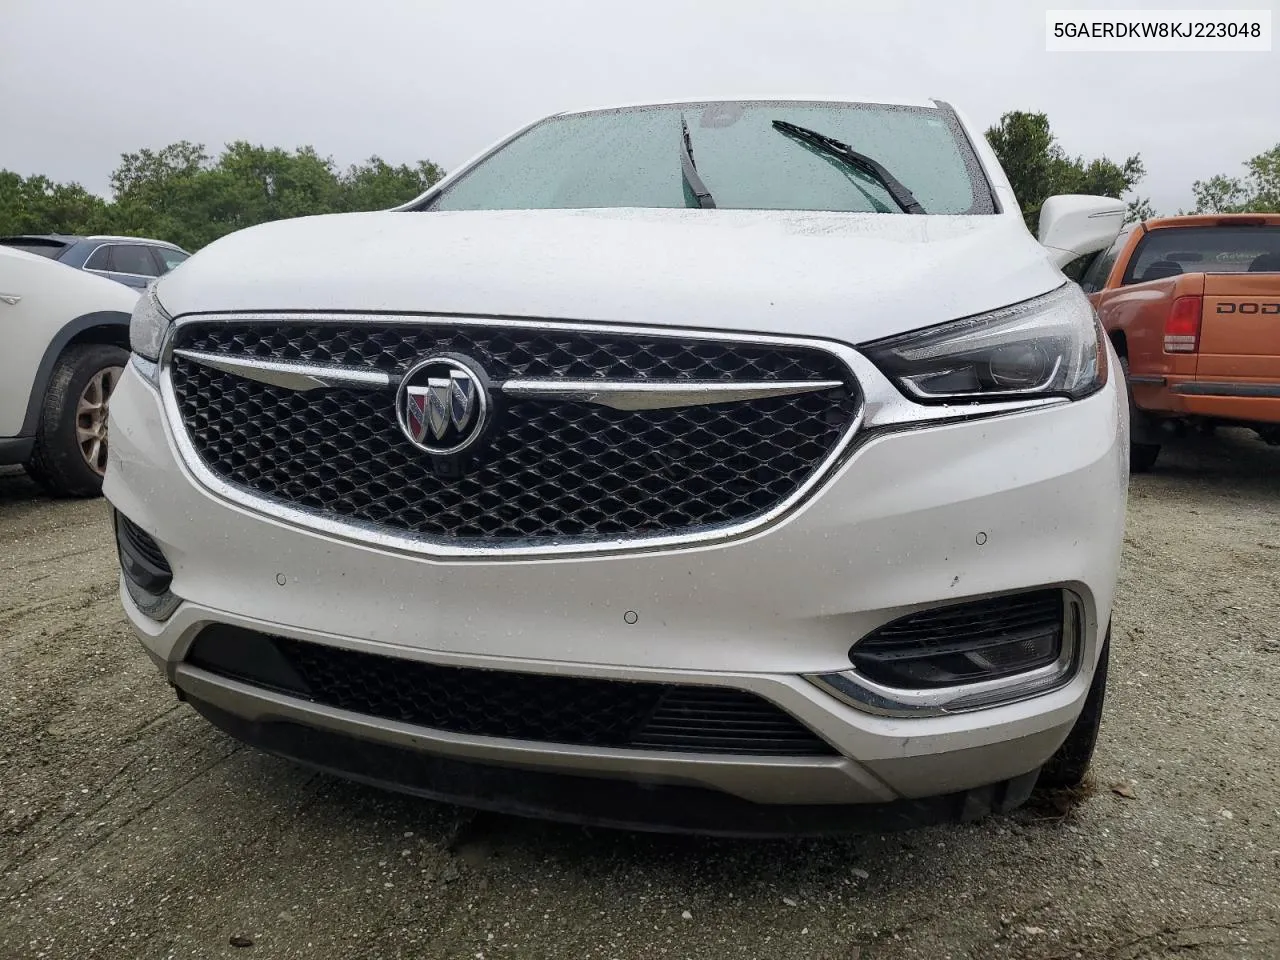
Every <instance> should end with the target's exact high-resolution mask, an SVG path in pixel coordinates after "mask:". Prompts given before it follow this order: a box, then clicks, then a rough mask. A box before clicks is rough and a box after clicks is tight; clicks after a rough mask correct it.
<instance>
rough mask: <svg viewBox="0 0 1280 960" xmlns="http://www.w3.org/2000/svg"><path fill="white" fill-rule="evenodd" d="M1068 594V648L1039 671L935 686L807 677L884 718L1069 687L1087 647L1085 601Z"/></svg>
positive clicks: (847, 673) (934, 713) (976, 706)
mask: <svg viewBox="0 0 1280 960" xmlns="http://www.w3.org/2000/svg"><path fill="white" fill-rule="evenodd" d="M1063 594H1064V599H1065V602H1064V603H1063V607H1062V640H1063V642H1062V651H1061V653H1060V654H1059V655H1058V659H1057V660H1055V661H1054V662H1053V663H1050V664H1048V665H1046V666H1043V667H1038V668H1037V669H1035V670H1028V671H1026V672H1025V673H1018V674H1014V675H1013V676H1011V677H1001V678H1000V679H998V680H983V681H979V682H977V683H965V684H960V685H958V686H953V687H934V688H933V689H929V690H904V689H900V688H897V687H887V686H885V685H884V684H880V683H876V682H875V681H874V680H871V679H869V678H868V677H864V676H863V675H862V674H860V673H858V671H857V670H844V671H841V672H839V673H825V674H810V675H806V676H805V679H806V680H808V681H809V682H810V683H812V684H814V685H815V686H817V687H820V688H821V689H823V690H825V691H826V692H827V693H829V694H831V695H832V696H833V697H835V698H836V699H838V700H841V701H843V702H844V703H847V704H849V706H851V707H856V708H857V709H858V710H861V711H863V712H864V713H872V714H876V715H877V716H882V717H940V716H944V715H946V714H951V713H967V712H969V711H972V710H982V709H985V708H987V707H995V706H1004V705H1005V704H1009V703H1015V702H1017V701H1019V700H1027V699H1029V698H1031V697H1037V696H1040V695H1041V694H1044V693H1049V692H1050V691H1052V690H1057V689H1058V688H1059V687H1062V686H1065V685H1066V684H1067V683H1069V682H1070V681H1071V678H1072V677H1074V676H1075V675H1076V672H1077V671H1078V670H1079V669H1080V663H1081V661H1082V654H1083V651H1084V624H1085V620H1084V604H1083V601H1081V599H1080V598H1079V597H1078V596H1076V595H1075V594H1074V593H1072V592H1071V591H1070V590H1064V591H1063ZM967 599H973V598H967ZM958 602H964V601H958ZM855 645H856V644H855Z"/></svg>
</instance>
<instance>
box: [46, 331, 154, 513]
mask: <svg viewBox="0 0 1280 960" xmlns="http://www.w3.org/2000/svg"><path fill="white" fill-rule="evenodd" d="M128 361H129V353H128V351H127V350H124V349H122V348H121V347H117V346H112V345H111V344H105V343H87V344H77V345H75V346H73V347H70V348H68V349H67V350H66V351H65V352H64V353H63V354H62V356H60V357H59V358H58V361H57V363H56V364H55V365H54V368H53V375H52V376H51V377H50V378H49V387H48V389H47V391H46V392H45V397H44V406H43V410H42V411H41V416H40V426H39V429H38V431H37V433H36V445H35V450H34V451H33V452H32V454H31V459H30V460H28V461H27V464H26V468H27V473H28V474H30V475H31V477H32V479H34V480H35V481H36V482H37V483H39V484H40V485H41V486H42V487H44V488H45V489H46V490H48V491H49V492H50V493H52V494H54V495H55V496H64V497H95V496H98V495H99V494H100V493H101V492H102V477H103V475H104V474H105V473H106V470H107V416H108V413H109V409H110V401H111V394H112V392H113V391H114V390H115V387H116V384H117V383H118V382H119V381H120V377H121V376H122V375H123V374H124V367H125V364H126V363H128Z"/></svg>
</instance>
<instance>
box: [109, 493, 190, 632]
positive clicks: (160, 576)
mask: <svg viewBox="0 0 1280 960" xmlns="http://www.w3.org/2000/svg"><path fill="white" fill-rule="evenodd" d="M111 519H112V523H113V524H114V526H115V532H116V554H117V556H118V557H119V560H120V572H121V574H122V576H123V579H124V586H125V590H127V591H128V593H129V597H130V599H132V600H133V602H134V603H135V604H136V605H137V607H138V609H139V610H141V611H142V612H143V613H145V614H146V615H147V616H148V617H151V618H152V619H153V620H166V619H168V618H169V616H170V615H171V614H172V613H173V611H174V610H175V609H176V608H177V606H178V603H179V599H178V597H177V596H175V595H174V594H173V593H172V592H171V591H170V590H169V585H170V584H171V583H172V582H173V570H172V569H171V568H170V566H169V561H168V560H167V559H166V558H165V555H164V551H163V550H161V549H160V545H159V544H158V543H156V542H155V540H154V539H152V537H151V535H150V534H148V533H147V532H146V531H145V530H143V529H142V528H141V527H139V526H138V525H137V524H136V523H134V522H133V521H132V520H130V519H129V518H128V517H126V516H125V515H124V514H123V513H120V512H119V511H118V510H112V511H111Z"/></svg>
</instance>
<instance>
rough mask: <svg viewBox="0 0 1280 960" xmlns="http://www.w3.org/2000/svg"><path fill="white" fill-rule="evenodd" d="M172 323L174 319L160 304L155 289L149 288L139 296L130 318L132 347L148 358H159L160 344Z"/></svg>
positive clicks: (153, 359) (135, 351)
mask: <svg viewBox="0 0 1280 960" xmlns="http://www.w3.org/2000/svg"><path fill="white" fill-rule="evenodd" d="M171 323H173V319H172V318H171V317H170V316H169V315H168V314H167V313H165V312H164V308H163V307H161V306H160V301H159V300H157V299H156V295H155V291H153V290H151V289H150V288H148V289H147V291H146V292H145V293H144V294H143V295H142V296H140V297H139V298H138V303H137V305H136V306H135V307H134V308H133V316H132V317H130V318H129V347H130V349H131V350H133V352H134V353H136V354H138V356H140V357H144V358H146V359H147V360H151V361H153V362H154V361H156V360H159V359H160V344H161V343H163V342H164V335H165V332H166V331H167V330H168V329H169V324H171Z"/></svg>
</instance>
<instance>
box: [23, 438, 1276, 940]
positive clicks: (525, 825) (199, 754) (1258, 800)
mask: <svg viewBox="0 0 1280 960" xmlns="http://www.w3.org/2000/svg"><path fill="white" fill-rule="evenodd" d="M1278 501H1280V449H1277V448H1269V447H1265V446H1263V445H1262V444H1261V443H1259V442H1257V441H1256V440H1254V439H1252V435H1251V434H1248V433H1245V432H1243V431H1226V432H1223V433H1221V434H1220V435H1219V436H1217V437H1215V438H1207V437H1194V438H1190V439H1187V440H1185V441H1182V442H1180V443H1179V444H1178V445H1177V447H1176V448H1174V449H1172V450H1171V451H1169V455H1168V457H1167V459H1165V460H1164V461H1163V462H1162V465H1161V468H1160V469H1159V471H1158V472H1157V473H1156V474H1153V475H1151V476H1147V477H1138V478H1135V481H1134V484H1133V488H1132V493H1131V501H1130V516H1129V529H1128V538H1127V548H1126V553H1125V567H1124V573H1123V582H1122V584H1121V587H1120V596H1119V601H1118V606H1117V609H1116V613H1115V616H1116V635H1115V642H1114V644H1113V647H1114V650H1113V662H1112V677H1111V687H1110V690H1109V694H1108V696H1109V707H1108V714H1107V718H1106V721H1105V724H1104V728H1103V734H1102V743H1101V745H1100V747H1099V753H1098V757H1097V760H1096V763H1095V772H1096V779H1097V789H1096V791H1095V792H1094V793H1093V794H1092V795H1091V796H1089V797H1087V798H1085V799H1083V800H1082V801H1081V802H1080V803H1079V804H1078V805H1077V806H1075V807H1074V808H1073V809H1070V810H1069V811H1067V812H1066V813H1064V812H1063V811H1062V810H1061V809H1060V808H1059V807H1058V806H1055V804H1054V803H1053V802H1051V799H1050V798H1043V797H1042V798H1039V800H1038V801H1037V802H1036V803H1034V804H1033V805H1032V806H1030V807H1028V808H1024V809H1023V810H1021V811H1019V812H1017V813H1016V814H1014V815H1011V816H1008V817H1003V818H995V819H990V820H987V821H984V822H982V823H980V824H976V825H970V826H965V827H960V828H945V829H944V828H931V829H928V830H923V831H917V832H914V833H907V834H897V835H892V836H888V837H880V836H871V837H862V838H854V839H840V840H822V841H815V840H808V841H804V842H790V843H785V842H767V843H765V842H745V841H740V842H731V841H705V840H691V839H685V838H672V837H653V836H643V835H628V834H615V833H609V832H602V831H593V832H587V831H584V830H581V829H576V828H570V827H563V826H555V825H547V824H540V823H534V822H526V821H521V820H516V819H508V818H503V817H498V816H493V815H479V816H474V815H471V814H469V813H466V812H464V811H460V810H457V809H454V808H450V807H445V806H439V805H433V804H430V803H426V802H422V801H418V800H413V799H406V798H402V797H398V796H394V795H389V794H384V793H381V792H378V791H375V790H372V789H368V788H365V787H360V786H354V785H351V784H347V783H344V782H341V781H338V780H334V779H331V778H328V777H325V776H320V775H314V774H311V773H309V772H307V771H305V770H301V769H299V768H296V767H294V766H292V765H290V764H288V763H285V762H283V761H279V760H275V759H272V758H269V757H265V756H262V755H260V754H257V753H255V752H254V751H252V750H249V749H247V748H241V747H239V746H238V745H237V744H235V743H233V742H232V741H230V740H228V739H227V738H226V737H224V736H222V735H221V734H219V733H217V732H216V731H215V730H214V729H213V728H211V727H210V726H208V725H207V724H206V723H205V722H204V721H203V720H201V719H200V718H199V717H198V716H196V714H195V713H194V712H193V711H191V710H190V709H189V708H187V707H186V706H183V705H180V704H178V703H176V702H175V700H174V698H173V695H172V694H171V693H170V692H169V690H168V689H167V688H166V686H165V684H164V683H162V682H161V680H160V679H159V677H158V676H157V675H156V674H155V671H154V669H153V668H152V666H151V664H150V662H149V661H148V660H147V659H146V658H145V657H144V656H143V654H142V652H141V650H140V648H138V646H137V645H136V642H135V641H134V639H133V638H132V636H131V634H130V633H129V631H128V629H127V628H126V626H125V625H124V623H123V621H122V617H121V613H120V610H119V607H118V602H117V599H116V587H115V583H116V581H115V564H114V557H113V552H112V547H111V544H110V537H109V534H108V531H107V527H106V507H105V505H104V504H103V503H102V502H101V501H94V502H52V501H49V500H47V499H45V498H43V497H42V496H40V495H39V494H38V492H37V491H36V489H35V488H34V487H32V486H31V485H30V484H29V483H28V482H27V481H26V479H25V478H24V477H22V476H21V475H12V474H8V475H4V476H0V957H3V958H6V960H7V958H10V957H14V958H17V957H23V958H25V957H50V958H89V957H100V958H150V957H232V956H234V957H237V958H240V960H251V958H253V957H260V958H268V957H270V958H285V957H288V958H309V960H315V958H329V957H341V958H352V960H358V958H374V957H415V958H416V957H428V958H435V957H449V958H454V957H459V958H498V957H556V958H559V957H572V958H605V960H608V958H619V960H630V958H640V957H646V958H647V957H666V958H715V957H761V958H774V957H778V958H801V957H804V958H841V960H852V958H891V957H928V958H947V957H950V958H953V960H960V958H974V960H978V958H984V960H985V958H993V957H994V958H1004V957H1018V958H1046V960H1047V958H1074V957H1081V958H1108V960H1133V958H1138V957H1164V956H1170V955H1174V954H1176V955H1177V956H1179V957H1191V958H1195V960H1210V958H1226V957H1233V958H1234V957H1259V958H1268V960H1273V958H1276V957H1280V792H1278V791H1277V771H1278V770H1280V765H1278V764H1277V755H1278V753H1280V733H1278V732H1277V725H1278V723H1280V612H1278V611H1277V594H1278V588H1280V569H1278V562H1280V532H1278V530H1277V518H1278V517H1280V511H1277V509H1276V505H1277V502H1278ZM1117 791H1119V792H1117ZM250 942H251V945H250ZM233 944H239V945H240V946H236V945H233Z"/></svg>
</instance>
